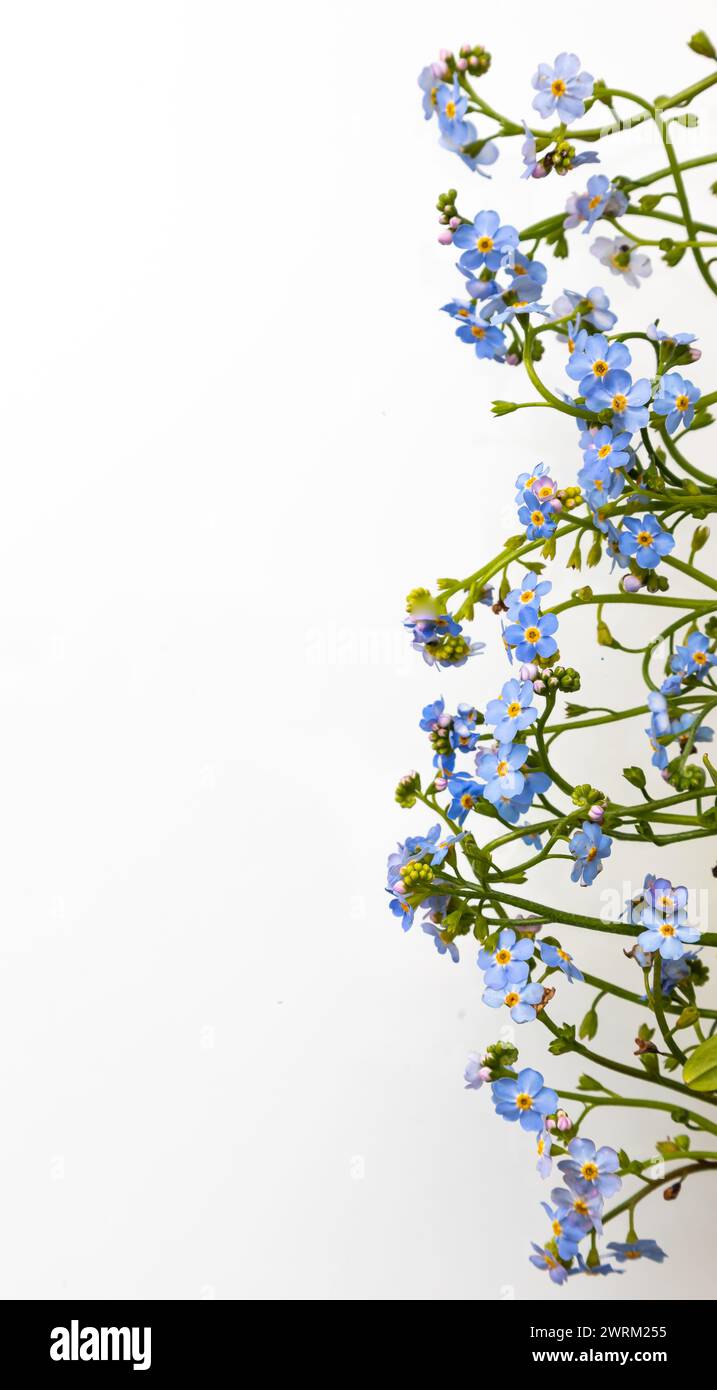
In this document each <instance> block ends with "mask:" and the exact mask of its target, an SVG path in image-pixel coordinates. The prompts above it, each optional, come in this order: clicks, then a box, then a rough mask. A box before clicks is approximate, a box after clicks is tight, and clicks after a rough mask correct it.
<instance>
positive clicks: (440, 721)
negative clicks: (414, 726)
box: [418, 695, 451, 733]
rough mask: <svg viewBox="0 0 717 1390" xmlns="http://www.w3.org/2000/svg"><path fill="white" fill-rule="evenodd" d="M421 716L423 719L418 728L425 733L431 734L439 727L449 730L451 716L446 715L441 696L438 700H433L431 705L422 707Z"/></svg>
mask: <svg viewBox="0 0 717 1390" xmlns="http://www.w3.org/2000/svg"><path fill="white" fill-rule="evenodd" d="M422 715H423V717H422V719H421V720H420V723H419V725H418V727H419V729H425V730H426V732H427V733H433V732H434V730H436V729H438V728H440V727H444V728H446V729H448V728H450V725H451V716H450V715H449V714H446V704H445V700H444V699H443V696H442V695H441V696H440V697H439V699H437V700H434V701H433V703H432V704H430V705H424V706H423V711H422Z"/></svg>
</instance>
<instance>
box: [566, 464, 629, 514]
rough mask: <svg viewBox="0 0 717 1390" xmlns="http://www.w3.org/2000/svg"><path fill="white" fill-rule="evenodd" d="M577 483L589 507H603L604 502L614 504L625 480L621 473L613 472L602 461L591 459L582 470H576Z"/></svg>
mask: <svg viewBox="0 0 717 1390" xmlns="http://www.w3.org/2000/svg"><path fill="white" fill-rule="evenodd" d="M578 482H579V484H580V486H581V488H582V490H583V495H584V496H585V498H586V500H587V504H588V506H589V507H592V508H598V507H604V506H605V503H606V502H614V501H615V498H616V497H619V496H620V493H621V492H622V490H623V488H624V486H625V479H624V477H623V476H622V474H621V473H615V472H613V471H612V470H611V469H610V467H609V465H608V464H607V463H606V462H604V461H603V460H602V459H597V458H594V459H591V461H590V462H589V463H586V464H585V467H584V468H581V469H579V470H578Z"/></svg>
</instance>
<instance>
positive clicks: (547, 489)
mask: <svg viewBox="0 0 717 1390" xmlns="http://www.w3.org/2000/svg"><path fill="white" fill-rule="evenodd" d="M552 495H553V489H552V487H551V486H550V483H542V484H541V486H540V487H539V488H538V497H552Z"/></svg>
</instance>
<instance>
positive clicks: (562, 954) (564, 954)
mask: <svg viewBox="0 0 717 1390" xmlns="http://www.w3.org/2000/svg"><path fill="white" fill-rule="evenodd" d="M558 955H559V956H560V959H561V960H572V956H569V955H568V953H567V951H558Z"/></svg>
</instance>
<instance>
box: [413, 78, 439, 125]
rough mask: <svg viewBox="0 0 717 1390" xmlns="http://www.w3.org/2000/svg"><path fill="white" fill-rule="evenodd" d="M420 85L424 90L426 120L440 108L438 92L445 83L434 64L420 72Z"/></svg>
mask: <svg viewBox="0 0 717 1390" xmlns="http://www.w3.org/2000/svg"><path fill="white" fill-rule="evenodd" d="M418 85H419V87H420V88H421V91H422V92H423V114H424V116H425V118H426V120H427V121H430V119H431V116H432V115H433V114H434V112H436V111H437V110H438V93H439V90H440V88H441V86H442V85H443V84H442V82H441V79H440V77H437V76H436V73H435V71H434V68H433V65H432V64H429V66H428V67H426V68H423V70H422V71H421V72H420V73H419V74H418Z"/></svg>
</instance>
